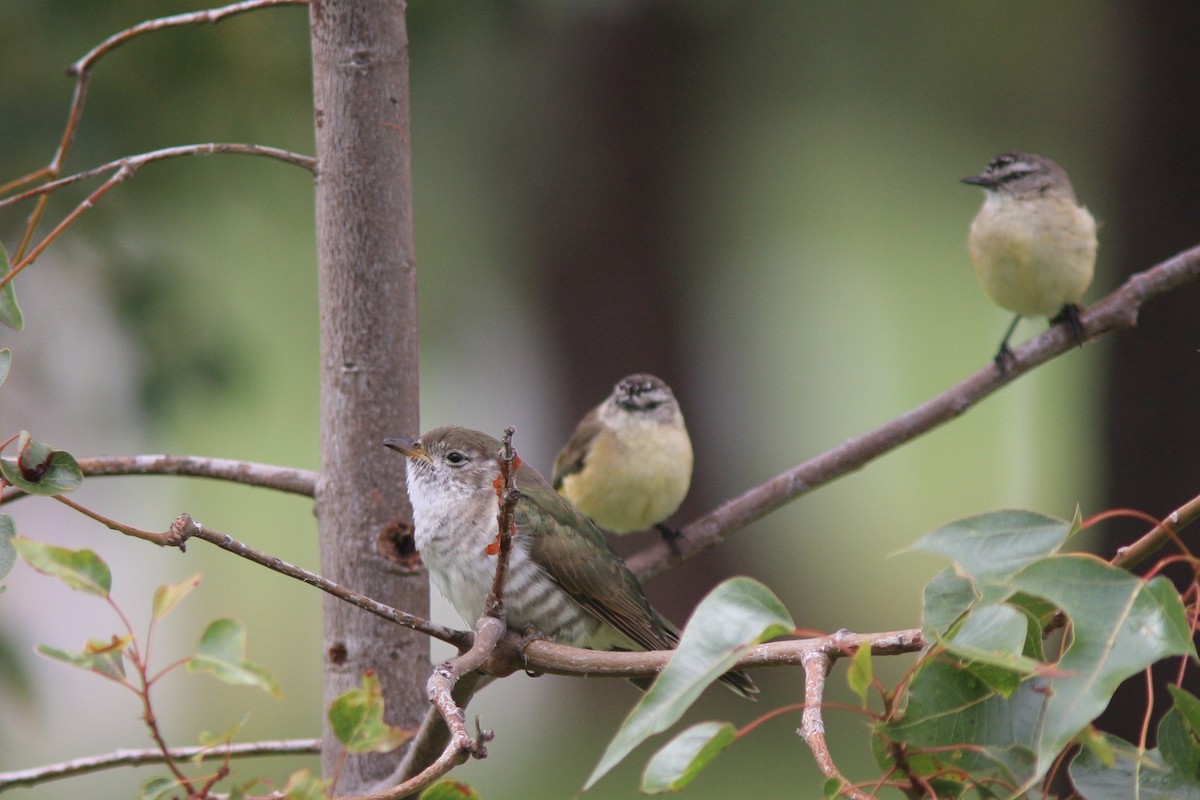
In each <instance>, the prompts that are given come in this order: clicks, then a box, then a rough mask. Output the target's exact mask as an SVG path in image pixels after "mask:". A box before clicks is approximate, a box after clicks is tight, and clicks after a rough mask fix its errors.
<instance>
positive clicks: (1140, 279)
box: [627, 246, 1200, 580]
mask: <svg viewBox="0 0 1200 800" xmlns="http://www.w3.org/2000/svg"><path fill="white" fill-rule="evenodd" d="M1197 277H1200V246H1197V247H1193V248H1191V249H1190V250H1185V251H1183V252H1182V253H1179V254H1177V255H1175V256H1174V257H1172V258H1170V259H1168V260H1166V261H1164V262H1162V263H1160V264H1158V265H1156V266H1154V267H1152V268H1150V269H1148V270H1146V271H1145V272H1140V273H1138V274H1136V275H1133V276H1132V277H1130V278H1129V279H1128V280H1127V281H1125V283H1124V284H1122V285H1121V287H1120V288H1118V289H1117V290H1116V291H1115V292H1113V293H1112V294H1110V295H1109V296H1108V297H1106V298H1104V299H1103V300H1101V301H1100V302H1098V303H1096V304H1095V305H1093V306H1092V307H1091V309H1089V310H1088V311H1087V312H1086V313H1084V314H1083V315H1082V317H1081V319H1080V321H1081V322H1082V324H1083V327H1084V336H1085V338H1087V339H1095V338H1098V337H1099V336H1101V335H1102V334H1105V333H1108V332H1109V331H1115V330H1121V329H1124V328H1131V327H1133V326H1134V325H1136V324H1137V317H1138V312H1139V310H1140V309H1141V307H1142V305H1143V304H1144V303H1145V302H1146V301H1147V300H1150V299H1153V298H1154V297H1157V296H1158V295H1160V294H1164V293H1166V292H1169V291H1171V290H1173V289H1176V288H1178V287H1179V286H1182V285H1184V284H1186V283H1189V282H1191V281H1194V280H1196V278H1197ZM1074 346H1075V340H1074V337H1072V335H1071V333H1070V332H1069V331H1068V330H1067V329H1066V327H1065V326H1062V325H1055V326H1053V327H1051V328H1050V329H1049V330H1047V331H1046V332H1045V333H1043V334H1041V335H1040V336H1037V337H1035V338H1034V339H1032V340H1030V341H1029V342H1027V343H1025V344H1024V345H1022V346H1020V347H1018V348H1016V349H1015V351H1014V359H1013V361H1012V362H1011V363H1010V365H1009V368H1008V370H1007V371H1006V372H1001V371H1000V370H999V369H998V368H997V367H996V365H995V364H994V363H992V362H991V361H989V362H988V366H987V367H985V368H984V369H982V370H980V371H979V372H977V373H975V374H974V375H972V376H971V377H970V378H967V379H966V380H965V381H962V382H961V383H959V384H958V385H956V386H953V387H951V388H950V389H948V390H946V391H944V392H942V393H941V394H939V395H937V396H936V397H933V398H931V399H930V400H928V401H926V402H924V403H922V404H921V405H919V406H917V407H916V408H914V409H912V410H911V411H909V412H907V413H905V414H902V415H900V416H899V417H897V418H896V419H894V420H892V421H891V422H888V423H887V424H885V425H882V426H880V427H878V428H876V429H875V430H873V431H870V432H868V433H866V434H864V435H862V436H859V437H857V438H854V439H850V440H848V441H846V442H844V443H842V444H841V445H839V446H837V447H835V448H833V449H832V450H829V451H827V452H825V453H822V454H821V455H819V456H817V457H815V458H812V459H809V460H808V461H805V462H804V463H802V464H799V465H797V466H795V467H792V468H791V469H789V470H787V471H786V472H782V473H780V474H779V475H776V476H775V477H774V478H771V479H770V480H768V481H766V482H765V483H762V484H759V485H758V486H755V487H754V488H752V489H749V490H747V491H746V492H744V493H743V494H741V495H739V496H738V497H735V498H733V499H732V500H729V501H727V502H725V503H724V504H722V505H721V506H719V507H718V508H716V509H714V510H713V511H711V512H709V513H708V514H705V515H704V516H702V517H700V518H699V519H697V520H694V521H693V522H691V523H690V524H688V525H687V526H685V527H684V528H683V529H682V530H681V531H680V536H679V537H678V538H677V539H676V540H675V543H674V544H675V546H676V547H677V548H678V555H677V554H676V552H673V550H672V548H671V547H670V546H668V545H667V543H666V542H662V541H656V542H654V543H653V544H651V545H649V546H647V547H646V548H644V549H643V550H641V551H639V552H638V553H635V554H634V555H633V556H632V557H630V558H629V559H627V563H628V565H629V568H630V569H631V570H633V572H634V574H636V575H637V576H638V577H639V578H641V579H642V580H648V579H650V578H653V577H655V576H657V575H660V574H662V573H663V572H665V571H666V570H667V569H669V568H670V567H671V566H672V565H673V564H675V563H678V561H679V560H680V559H681V558H688V557H690V556H694V555H696V554H698V553H701V552H703V551H705V550H707V549H709V548H710V547H714V546H715V545H717V544H718V543H720V542H721V541H723V540H724V539H725V538H726V537H727V536H729V535H730V534H732V533H734V532H736V531H739V530H741V529H742V528H745V527H746V526H747V525H749V524H751V523H752V522H755V521H756V520H758V519H761V518H762V517H763V516H765V515H766V514H768V513H770V512H771V511H774V510H775V509H777V508H779V507H780V506H782V505H784V504H785V503H788V502H791V501H792V500H795V499H796V498H798V497H801V496H802V495H805V494H808V493H809V492H811V491H812V490H813V489H816V488H817V487H819V486H823V485H824V484H826V483H829V482H830V481H833V480H835V479H837V478H840V477H841V476H843V475H845V474H846V473H848V472H853V471H854V470H858V469H861V468H862V467H864V466H866V465H867V464H868V463H870V462H871V461H873V460H874V459H876V458H878V457H879V456H881V455H883V454H885V453H888V452H890V451H892V450H894V449H896V448H897V447H899V446H900V445H902V444H904V443H905V442H908V441H910V440H912V439H915V438H916V437H918V436H920V435H921V434H923V433H926V432H928V431H930V430H932V429H933V428H935V427H937V426H938V425H941V424H943V423H945V422H948V421H950V420H952V419H954V418H955V417H958V416H959V415H961V414H963V413H965V412H966V411H967V410H968V409H970V408H971V407H972V406H973V405H975V404H976V403H978V402H979V401H980V400H982V399H984V398H985V397H987V396H988V395H990V394H991V393H992V392H994V391H996V390H997V389H999V388H1000V387H1002V386H1005V385H1007V384H1009V383H1011V382H1012V381H1014V380H1016V379H1017V378H1019V377H1020V376H1021V375H1024V374H1025V373H1026V372H1029V371H1030V370H1031V369H1033V368H1034V367H1037V366H1039V365H1041V364H1044V363H1045V362H1047V361H1049V360H1050V359H1052V358H1054V357H1055V356H1058V355H1061V354H1063V353H1065V352H1067V351H1068V350H1071V349H1072V348H1074Z"/></svg>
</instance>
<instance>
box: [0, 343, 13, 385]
mask: <svg viewBox="0 0 1200 800" xmlns="http://www.w3.org/2000/svg"><path fill="white" fill-rule="evenodd" d="M11 364H12V350H9V349H8V348H7V347H0V385H3V383H4V379H5V378H7V377H8V368H9V366H10V365H11Z"/></svg>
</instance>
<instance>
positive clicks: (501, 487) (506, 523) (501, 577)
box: [483, 425, 521, 622]
mask: <svg viewBox="0 0 1200 800" xmlns="http://www.w3.org/2000/svg"><path fill="white" fill-rule="evenodd" d="M515 432H516V428H514V427H512V426H511V425H510V426H508V427H507V428H505V429H504V439H503V443H502V445H501V449H500V452H499V453H497V455H498V456H499V457H500V458H499V460H500V477H499V479H498V481H497V483H496V499H497V501H498V505H499V510H498V511H497V512H496V525H497V531H496V574H495V575H494V576H493V578H492V591H491V593H490V594H489V595H488V596H487V598H486V599H485V600H484V603H483V611H484V613H485V614H487V615H488V616H492V617H496V618H497V619H499V620H500V621H502V622H503V621H504V620H505V609H504V582H505V580H506V578H507V577H508V555H509V551H510V550H512V539H513V536H514V534H515V532H514V530H513V514H514V513H515V512H516V507H517V500H519V499H520V498H521V493H520V492H519V491H517V488H516V477H517V470H518V469H520V467H521V459H520V458H519V457H518V456H517V454H516V451H514V450H513V446H512V437H513V434H514V433H515ZM488 552H489V553H491V548H490V546H489V548H488Z"/></svg>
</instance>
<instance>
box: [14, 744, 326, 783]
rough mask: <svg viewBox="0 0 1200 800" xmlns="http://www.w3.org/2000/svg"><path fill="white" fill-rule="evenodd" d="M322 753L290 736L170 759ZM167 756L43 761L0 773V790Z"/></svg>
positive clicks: (134, 753)
mask: <svg viewBox="0 0 1200 800" xmlns="http://www.w3.org/2000/svg"><path fill="white" fill-rule="evenodd" d="M319 752H321V740H320V739H290V740H280V741H269V742H268V741H263V742H246V743H244V744H226V745H219V746H215V747H213V746H205V747H199V746H198V747H173V748H171V750H170V755H171V758H173V759H175V760H176V761H185V760H188V759H197V760H200V761H203V760H204V759H213V758H226V757H230V758H246V757H250V756H265V755H315V754H317V753H319ZM165 759H166V756H164V755H163V753H162V751H161V750H159V749H158V748H153V749H145V750H125V749H118V750H114V751H113V752H111V753H106V754H104V755H101V756H88V757H86V758H73V759H71V760H70V761H62V762H60V763H58V764H46V765H45V766H41V767H35V768H34V769H23V770H15V771H13V772H0V792H2V791H4V790H5V789H16V788H18V787H21V786H36V785H38V784H41V783H46V782H48V781H53V780H59V779H60V778H73V777H76V776H78V775H86V774H88V773H90V772H99V771H101V770H105V769H113V768H115V767H139V766H142V765H144V764H161V763H163V761H164V760H165Z"/></svg>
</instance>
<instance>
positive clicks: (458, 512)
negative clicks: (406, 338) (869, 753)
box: [383, 426, 758, 697]
mask: <svg viewBox="0 0 1200 800" xmlns="http://www.w3.org/2000/svg"><path fill="white" fill-rule="evenodd" d="M383 443H384V445H385V446H387V447H390V448H391V449H393V450H397V451H399V452H401V453H403V454H404V455H405V456H406V457H407V458H408V470H407V473H408V496H409V499H410V500H411V501H412V508H413V523H414V524H415V526H416V531H415V533H414V536H415V539H416V544H417V550H418V551H420V553H421V558H422V560H423V561H424V562H425V565H426V566H427V567H428V568H429V576H430V578H431V579H432V580H433V584H434V586H436V587H437V588H438V591H440V592H441V593H442V594H443V595H445V597H446V599H447V600H449V601H450V604H451V605H452V606H454V608H455V610H456V611H458V613H459V616H461V617H462V618H463V621H464V622H466V623H467V624H468V625H470V626H474V625H475V622H476V621H477V620H478V619H479V616H480V615H481V614H482V613H483V603H484V599H485V598H486V597H487V595H488V593H489V592H490V591H491V589H492V581H493V578H494V575H495V572H496V556H495V555H492V553H493V552H494V551H495V548H494V547H491V545H492V544H493V543H494V542H495V541H496V540H497V522H496V514H497V510H498V509H499V499H498V493H499V490H498V489H497V486H498V485H499V477H500V460H499V457H500V456H499V454H500V447H501V444H500V442H499V440H497V439H495V438H493V437H491V436H488V435H487V434H486V433H481V432H480V431H475V430H470V429H469V428H461V427H457V426H446V427H442V428H435V429H434V430H431V431H429V432H428V433H426V434H425V435H424V436H421V437H420V438H418V439H404V438H388V439H384V440H383ZM514 481H515V487H516V488H517V490H518V491H519V492H520V497H519V499H518V500H517V501H516V504H515V507H514V513H513V522H514V525H515V529H516V536H515V537H514V539H513V544H512V549H511V550H510V551H509V562H508V573H507V579H506V581H505V585H504V602H505V606H506V608H507V615H508V616H507V619H508V625H509V627H511V628H514V629H516V630H525V629H529V628H531V629H533V630H534V631H537V632H538V633H540V634H542V635H544V636H547V637H550V638H552V639H553V640H554V641H556V642H559V643H560V644H566V645H571V646H573V647H587V648H591V649H593V650H671V649H674V647H675V645H676V644H677V643H678V642H679V631H678V629H677V628H676V627H675V626H674V625H672V624H671V623H670V622H668V621H667V620H666V619H664V618H663V617H662V616H661V615H660V614H659V613H658V612H657V611H655V610H654V609H653V608H651V607H650V603H649V601H647V600H646V595H645V593H644V592H643V591H642V586H641V584H640V583H638V580H637V578H636V577H634V575H633V573H632V572H630V571H629V569H628V568H627V567H626V566H625V562H623V561H621V559H620V558H619V557H617V555H616V553H614V552H613V551H612V549H611V548H610V547H609V546H608V542H607V541H606V540H605V538H604V534H602V533H601V532H600V529H599V528H597V527H596V526H595V524H593V523H592V521H591V520H590V519H588V518H587V517H586V516H584V515H583V514H581V513H580V512H579V511H578V510H576V509H575V507H574V506H572V505H571V504H570V503H569V502H568V501H567V500H566V498H564V497H562V496H561V495H559V494H558V493H557V492H555V491H554V489H553V488H551V486H550V484H548V483H546V479H545V478H543V477H542V476H541V475H540V474H539V473H538V472H537V470H535V469H534V468H533V467H530V466H529V465H528V464H521V465H520V467H519V468H518V469H517V471H516V473H515V476H514ZM721 680H722V681H723V682H724V683H725V684H726V685H728V686H729V687H730V688H731V689H733V691H735V692H737V693H738V694H740V695H743V696H745V697H750V696H752V695H753V694H754V693H756V692H757V691H758V688H757V687H756V686H755V685H754V682H753V681H751V680H750V677H749V676H748V675H746V674H745V673H744V672H727V673H726V674H724V675H723V676H721Z"/></svg>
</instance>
